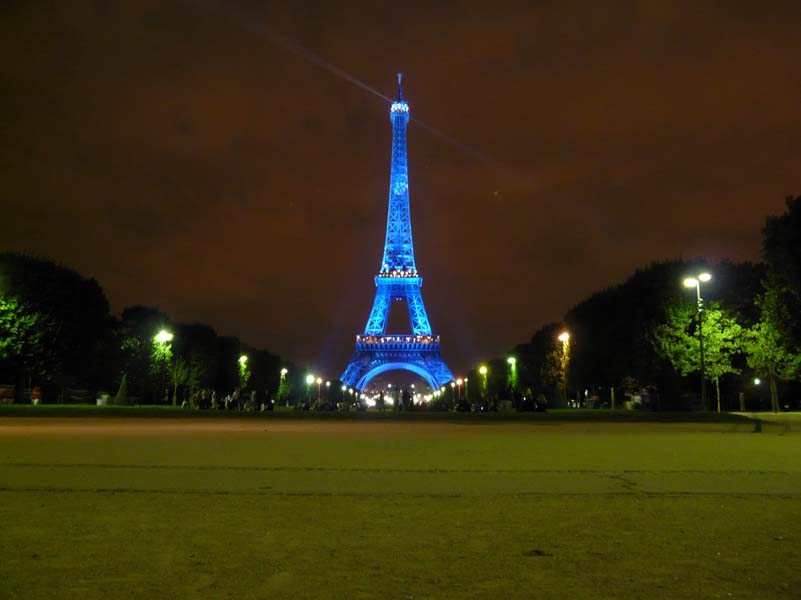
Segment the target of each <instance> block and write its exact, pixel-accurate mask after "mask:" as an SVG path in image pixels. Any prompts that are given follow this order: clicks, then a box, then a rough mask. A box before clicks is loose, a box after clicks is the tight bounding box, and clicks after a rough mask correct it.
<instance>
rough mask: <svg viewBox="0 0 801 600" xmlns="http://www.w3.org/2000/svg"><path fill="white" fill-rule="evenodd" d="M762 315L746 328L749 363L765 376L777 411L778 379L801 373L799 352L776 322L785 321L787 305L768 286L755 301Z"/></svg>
mask: <svg viewBox="0 0 801 600" xmlns="http://www.w3.org/2000/svg"><path fill="white" fill-rule="evenodd" d="M758 304H759V307H760V309H761V313H762V319H761V320H760V321H759V322H758V323H756V324H755V325H754V326H753V327H752V328H751V329H750V330H749V331H748V332H747V334H748V335H747V337H746V351H747V353H748V366H749V367H751V368H752V369H754V371H756V373H757V374H758V375H759V376H761V377H763V378H767V380H768V383H769V385H770V407H771V410H772V411H773V412H778V411H779V390H778V385H777V382H778V381H779V380H784V381H787V380H790V379H798V377H799V373H801V353H798V352H794V351H793V349H792V343H791V341H790V339H789V337H788V336H787V335H786V334H785V333H784V330H783V328H781V326H780V325H777V323H779V324H781V323H786V322H787V319H788V318H789V315H786V314H784V313H785V312H786V311H787V307H786V305H784V304H782V303H780V302H778V301H777V297H776V294H775V292H774V291H773V290H771V289H768V291H766V292H765V293H764V294H763V295H762V296H761V297H760V299H759V301H758Z"/></svg>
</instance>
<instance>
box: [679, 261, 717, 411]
mask: <svg viewBox="0 0 801 600" xmlns="http://www.w3.org/2000/svg"><path fill="white" fill-rule="evenodd" d="M710 279H712V275H710V274H709V273H700V274H699V275H698V277H697V278H696V277H688V278H687V279H685V280H684V287H687V288H695V295H696V299H697V302H698V304H697V306H698V349H699V351H700V355H701V404H702V405H703V407H704V410H706V409H707V405H706V368H705V366H704V329H703V321H704V318H703V314H704V299H703V298H702V297H701V283H706V282H707V281H709V280H710ZM718 412H720V398H718Z"/></svg>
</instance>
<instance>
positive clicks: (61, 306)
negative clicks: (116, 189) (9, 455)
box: [0, 252, 305, 404]
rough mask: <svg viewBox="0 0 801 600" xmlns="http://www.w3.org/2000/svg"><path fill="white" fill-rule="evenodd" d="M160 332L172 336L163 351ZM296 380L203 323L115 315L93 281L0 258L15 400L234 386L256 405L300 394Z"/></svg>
mask: <svg viewBox="0 0 801 600" xmlns="http://www.w3.org/2000/svg"><path fill="white" fill-rule="evenodd" d="M161 330H165V331H169V332H170V333H171V334H172V336H173V337H172V340H171V341H170V342H169V344H165V345H162V346H161V347H160V345H159V343H158V342H156V341H155V336H156V335H157V334H158V332H159V331H161ZM159 352H161V353H159ZM242 356H246V357H247V359H246V362H244V363H243V362H240V357H242ZM282 369H286V374H285V375H284V376H283V377H282V375H281V370H282ZM303 376H304V373H303V372H302V371H301V370H300V369H298V368H296V367H295V366H294V365H293V364H291V363H289V362H287V361H284V360H282V359H281V358H280V357H279V356H277V355H275V354H273V353H271V352H270V351H268V350H263V349H259V348H253V347H251V346H249V345H247V344H246V343H244V342H242V341H240V340H239V339H238V338H235V337H225V336H220V335H218V334H217V333H216V332H215V331H214V329H213V328H211V327H210V326H208V325H204V324H199V323H195V324H181V323H172V322H171V320H170V319H169V317H168V316H167V315H165V314H163V313H162V312H161V311H159V310H158V309H156V308H149V307H143V306H130V307H127V308H125V309H124V310H123V311H122V314H121V315H120V317H116V316H114V315H112V314H111V312H110V309H109V304H108V301H107V300H106V297H105V294H104V293H103V290H102V288H101V287H100V285H99V284H98V283H97V282H96V281H95V280H94V279H88V278H85V277H82V276H81V275H80V274H78V273H77V272H76V271H74V270H73V269H70V268H68V267H66V266H63V265H60V264H57V263H55V262H53V261H50V260H47V259H43V258H38V257H34V256H29V255H26V254H19V253H13V252H6V253H2V254H0V383H4V384H12V385H13V386H14V394H15V401H18V402H19V401H25V400H26V399H27V396H28V394H29V393H30V390H31V389H32V388H40V389H41V390H42V396H43V400H44V401H45V402H69V401H71V400H74V399H75V397H76V396H75V395H76V394H78V392H77V390H81V391H83V394H84V395H87V394H88V396H89V399H90V400H93V399H94V396H95V394H96V393H98V392H101V391H104V392H107V393H109V395H110V396H111V397H112V398H117V399H118V401H121V402H126V403H133V402H138V403H147V404H150V403H164V402H166V403H173V402H176V403H180V402H182V401H183V400H185V399H187V398H189V397H190V395H191V394H192V393H193V392H198V391H200V390H208V391H209V392H211V391H216V393H217V394H219V395H223V394H228V393H231V392H232V391H233V390H235V389H237V388H241V391H242V393H246V392H251V391H253V392H256V393H257V394H258V395H259V396H260V398H262V399H266V398H268V397H269V398H271V399H273V400H276V399H278V395H279V392H280V394H281V395H282V398H280V399H281V400H283V401H284V402H287V401H292V400H293V399H294V396H297V395H298V394H301V393H302V392H303V391H305V390H304V385H305V384H303V382H302V381H303V379H302V378H303ZM121 386H122V389H121ZM120 392H122V393H120ZM81 399H83V400H85V399H86V398H81Z"/></svg>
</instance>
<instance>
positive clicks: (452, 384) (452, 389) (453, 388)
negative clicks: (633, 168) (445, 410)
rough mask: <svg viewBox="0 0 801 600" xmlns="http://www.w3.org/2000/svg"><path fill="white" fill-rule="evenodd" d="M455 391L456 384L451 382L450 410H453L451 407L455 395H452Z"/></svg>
mask: <svg viewBox="0 0 801 600" xmlns="http://www.w3.org/2000/svg"><path fill="white" fill-rule="evenodd" d="M455 389H456V383H454V382H453V381H451V409H453V405H454V402H453V400H454V395H455V394H454V390H455Z"/></svg>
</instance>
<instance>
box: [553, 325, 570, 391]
mask: <svg viewBox="0 0 801 600" xmlns="http://www.w3.org/2000/svg"><path fill="white" fill-rule="evenodd" d="M556 339H558V340H559V341H560V342H562V357H561V361H560V364H561V371H562V401H563V402H564V403H565V406H567V363H568V361H569V360H570V332H568V331H563V332H562V333H560V334H559V337H558V338H556Z"/></svg>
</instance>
